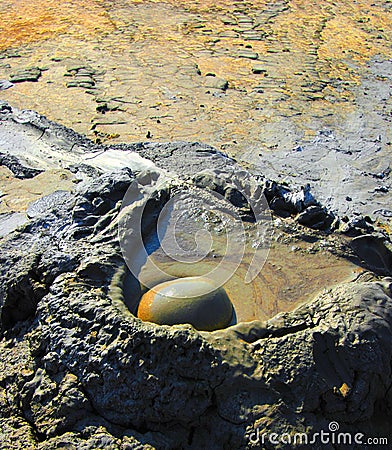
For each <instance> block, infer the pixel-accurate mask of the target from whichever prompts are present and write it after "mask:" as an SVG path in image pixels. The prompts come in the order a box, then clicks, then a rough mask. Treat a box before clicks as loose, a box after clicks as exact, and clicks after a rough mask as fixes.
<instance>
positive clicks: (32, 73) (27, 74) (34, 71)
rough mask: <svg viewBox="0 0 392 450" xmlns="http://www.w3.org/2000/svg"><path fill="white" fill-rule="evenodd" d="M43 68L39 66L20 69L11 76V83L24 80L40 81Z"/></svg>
mask: <svg viewBox="0 0 392 450" xmlns="http://www.w3.org/2000/svg"><path fill="white" fill-rule="evenodd" d="M41 74H42V70H41V69H40V68H39V67H29V68H27V69H22V70H18V71H17V72H15V73H12V74H11V76H10V82H11V83H22V82H23V81H38V80H39V78H40V77H41Z"/></svg>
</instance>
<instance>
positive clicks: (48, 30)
mask: <svg viewBox="0 0 392 450" xmlns="http://www.w3.org/2000/svg"><path fill="white" fill-rule="evenodd" d="M390 19H391V3H390V1H371V0H359V1H357V2H347V1H343V0H338V1H334V2H332V1H328V0H323V1H320V0H317V1H316V0H313V1H312V0H292V1H286V0H277V1H267V0H261V1H260V0H256V1H254V2H235V1H229V2H227V1H225V2H223V1H210V0H204V1H174V0H166V1H159V2H157V1H141V0H135V1H130V0H116V1H109V0H78V1H72V2H71V1H61V2H59V1H54V0H39V1H38V0H32V1H31V0H30V1H26V0H7V1H4V2H2V4H1V5H0V36H1V37H0V50H2V51H3V53H2V55H3V59H2V60H0V79H8V77H9V76H10V74H11V73H13V72H15V71H17V70H18V69H21V68H25V67H29V66H39V67H41V68H44V69H47V70H46V71H44V72H43V74H42V77H41V78H40V80H39V81H38V82H37V83H31V82H25V83H19V84H18V85H15V86H14V87H13V88H11V89H8V90H7V91H3V92H1V93H0V98H2V99H5V100H8V101H10V102H11V103H12V104H14V105H15V106H19V107H23V108H33V109H36V110H38V111H39V112H41V113H43V114H45V115H47V116H48V117H49V118H50V119H53V120H57V121H59V122H61V123H63V124H65V125H67V126H70V127H73V128H74V129H76V130H77V131H79V132H81V133H83V134H86V135H88V136H89V137H91V138H93V139H96V140H99V141H103V142H108V141H110V142H131V141H139V140H147V139H149V140H155V141H168V140H190V141H192V140H198V141H204V142H206V143H209V144H212V145H215V146H216V147H218V148H220V149H222V150H225V151H228V152H229V153H231V154H232V155H234V156H237V157H238V156H240V155H242V154H243V153H244V150H246V151H253V152H255V153H256V152H257V151H258V150H259V149H261V150H266V151H268V150H274V149H275V148H290V146H293V145H296V143H297V142H298V141H299V140H300V139H306V138H308V137H309V138H311V137H312V136H313V135H315V134H316V133H317V131H318V130H319V129H321V128H322V127H323V126H334V125H336V124H340V123H341V122H342V121H343V120H344V119H345V117H347V115H348V114H350V113H353V111H355V109H356V108H357V105H356V104H355V95H356V94H355V89H356V88H357V86H358V85H359V84H360V81H361V77H362V76H363V75H364V74H366V73H367V70H368V69H367V66H366V64H367V63H368V62H369V61H370V60H371V58H372V57H374V56H375V55H381V58H391V57H392V51H391V45H390V44H391V31H392V25H391V24H392V21H391V20H390ZM244 50H246V51H248V52H249V51H251V52H254V53H257V55H258V59H257V60H252V59H249V58H244V57H240V53H241V52H243V51H244ZM16 55H19V56H20V57H18V58H16V57H15V56H16ZM75 63H78V64H84V65H86V66H89V67H91V68H93V69H95V70H97V72H98V73H99V76H96V77H95V80H94V83H95V86H94V88H93V89H85V88H81V87H76V88H75V87H71V88H69V87H68V88H67V87H66V82H67V81H69V78H66V77H64V75H65V74H67V73H68V72H67V69H69V67H70V65H72V64H75ZM255 65H258V66H260V67H261V68H262V69H263V72H262V73H261V74H254V73H253V72H252V69H253V68H254V67H255ZM197 67H198V68H199V70H200V73H201V75H200V74H199V72H198V69H197ZM208 73H213V74H215V75H216V77H219V78H223V79H225V80H227V81H228V83H229V88H228V89H227V90H226V91H221V90H219V89H213V88H211V87H210V83H211V79H212V77H206V75H207V74H208ZM102 105H107V108H106V106H105V107H104V108H103V109H102V108H100V107H101V106H102ZM97 108H98V111H97Z"/></svg>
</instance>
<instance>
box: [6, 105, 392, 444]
mask: <svg viewBox="0 0 392 450" xmlns="http://www.w3.org/2000/svg"><path fill="white" fill-rule="evenodd" d="M0 129H1V134H0V142H1V148H2V151H3V152H4V153H9V154H10V155H11V156H12V157H9V158H8V159H7V160H6V161H10V170H11V171H12V170H13V168H14V170H15V171H16V172H17V173H18V174H21V176H30V175H32V176H41V175H42V174H41V175H34V174H35V172H34V170H49V169H51V168H53V167H61V168H62V169H64V170H68V171H71V172H72V173H73V174H74V175H75V178H76V181H75V183H74V188H73V189H71V190H69V191H67V190H58V191H56V192H54V193H52V194H49V195H48V196H42V197H40V198H38V199H36V200H35V201H34V202H32V203H31V204H30V206H29V207H28V209H27V212H26V215H25V217H24V219H23V217H22V219H23V220H21V218H20V217H19V216H15V217H14V219H13V221H10V218H9V216H6V217H3V219H2V220H3V223H7V225H6V229H5V230H4V232H2V235H3V236H2V237H1V241H0V246H1V256H0V268H1V274H2V278H1V286H0V314H1V315H0V317H1V334H2V340H1V341H0V346H1V356H0V411H1V412H0V436H1V439H0V448H2V449H7V450H8V449H20V448H29V449H30V448H31V449H40V450H43V449H45V450H49V449H50V450H52V449H55V448H70V449H98V448H107V449H141V448H146V449H149V448H157V449H211V450H212V449H223V448H224V449H245V448H268V449H269V448H271V449H272V448H294V447H295V445H293V444H285V443H280V444H278V445H275V444H271V443H270V442H268V440H266V442H265V443H264V444H263V443H262V442H261V440H260V439H261V438H260V439H259V440H257V439H255V435H256V434H255V433H256V431H257V430H258V433H259V436H261V434H262V433H289V434H294V433H307V434H308V435H309V436H310V435H311V434H312V433H313V432H316V431H320V430H325V431H328V427H329V424H330V423H331V422H337V423H338V424H339V426H340V430H341V431H343V432H347V433H352V434H353V435H354V434H355V433H358V432H361V433H363V434H364V435H365V436H376V435H377V436H388V433H389V432H390V430H389V423H390V411H391V402H392V398H391V384H392V373H391V363H392V345H391V344H392V291H391V286H392V280H391V278H381V276H378V275H377V273H378V274H382V275H388V273H389V274H390V270H391V267H390V264H391V258H390V252H389V250H388V248H389V246H390V243H389V241H388V236H387V234H383V235H382V236H380V230H378V232H379V234H378V235H375V236H379V237H378V238H377V242H378V244H377V255H379V257H378V259H374V258H373V259H372V258H368V257H367V254H368V253H369V252H370V253H371V250H369V248H371V242H372V240H371V238H369V235H372V232H373V231H374V228H372V227H373V226H372V225H371V224H370V223H369V222H366V221H365V222H364V223H362V224H361V223H356V225H355V223H354V224H353V225H352V226H351V228H350V227H349V228H350V230H351V232H354V234H356V235H358V234H359V235H361V236H368V237H362V239H358V238H356V239H357V240H356V241H355V243H354V245H353V251H357V254H358V253H359V258H363V259H364V264H365V265H367V266H368V267H371V268H373V270H375V271H376V273H367V274H363V275H361V276H359V277H357V279H356V280H354V281H352V282H347V283H342V284H340V285H338V286H335V287H331V288H330V289H326V290H324V291H322V292H321V293H320V294H319V295H317V296H316V297H315V298H314V299H313V300H311V301H309V302H306V303H304V304H303V305H301V306H299V307H298V308H296V309H295V310H294V311H291V312H286V313H281V314H279V315H277V316H275V317H273V318H272V319H270V320H267V321H252V322H248V323H245V322H242V323H237V324H236V325H234V326H232V327H229V328H226V329H224V330H218V331H215V332H212V333H209V332H198V331H196V330H195V329H193V328H192V327H191V326H189V325H177V326H158V325H154V324H152V323H147V322H142V321H141V320H139V319H137V318H136V317H135V316H134V315H133V314H132V313H131V312H130V310H129V309H128V308H127V306H126V304H125V302H124V278H125V274H126V268H125V264H124V260H123V256H122V254H121V250H120V245H119V240H118V239H119V237H118V226H117V225H118V221H119V218H120V217H119V216H120V214H121V201H122V199H123V197H124V195H125V192H126V191H127V189H128V188H129V186H130V185H131V183H133V182H135V181H137V186H139V187H142V186H147V185H150V184H153V183H154V180H156V179H157V177H159V176H161V175H162V174H163V173H165V174H166V175H168V171H170V174H169V175H170V177H169V178H170V179H171V180H172V181H171V182H170V183H168V184H166V185H165V186H164V187H162V188H161V189H160V190H159V191H157V192H156V195H155V196H154V197H153V200H151V199H150V201H149V203H148V211H149V214H148V216H147V217H146V220H145V221H144V223H143V226H144V229H145V230H148V229H150V228H151V226H152V225H153V221H154V217H156V214H157V213H159V211H160V209H161V208H162V206H163V205H164V203H165V202H166V201H167V199H168V198H170V196H171V195H172V193H173V192H175V190H176V189H180V188H181V187H182V186H184V185H187V186H189V185H194V186H196V185H197V186H199V187H201V188H203V189H206V190H210V191H215V192H220V193H221V195H222V196H224V198H226V199H227V200H228V202H229V203H230V205H231V206H232V207H233V208H236V209H237V210H238V212H239V214H241V215H242V217H243V218H244V219H246V220H248V221H250V222H251V221H252V214H251V211H250V210H249V205H248V204H247V202H246V199H245V198H244V197H243V196H241V195H239V194H240V191H239V187H240V186H239V185H236V182H237V181H238V180H241V183H243V188H244V192H249V195H253V196H254V197H255V198H257V195H260V193H261V192H262V193H264V195H265V196H266V197H267V200H268V201H269V204H270V207H271V209H273V210H274V211H275V213H276V214H278V215H279V216H281V217H282V216H283V217H284V218H280V219H277V221H278V222H279V223H281V224H282V223H283V225H282V227H286V228H288V229H290V230H291V231H290V232H291V233H294V234H295V233H297V234H298V235H299V234H301V235H303V236H305V237H306V238H307V239H310V238H309V236H312V239H315V240H317V239H318V238H317V236H319V235H321V236H322V237H323V239H325V240H326V239H329V241H328V242H330V244H329V245H330V246H331V248H332V247H333V243H334V242H338V243H339V245H341V244H340V242H341V241H340V240H339V239H340V237H339V236H340V235H341V233H343V232H344V230H343V228H344V226H346V227H347V226H348V223H349V222H347V221H346V222H343V225H341V224H340V223H339V216H338V214H336V212H335V213H334V212H332V211H330V210H328V209H326V208H325V207H324V205H321V204H320V203H319V202H318V201H317V199H315V198H314V197H313V196H312V195H311V193H310V190H309V189H308V188H307V187H304V189H303V190H300V191H290V189H289V188H288V187H287V186H283V185H280V184H278V183H276V182H274V181H271V180H269V179H266V178H265V177H264V176H263V174H258V175H257V174H250V173H249V172H246V171H240V169H239V168H238V167H237V166H235V164H234V162H233V161H231V160H230V159H228V158H226V157H225V156H224V155H222V154H220V153H218V152H216V151H214V149H212V148H211V147H207V146H204V145H200V144H186V143H177V144H176V143H174V144H157V145H154V144H134V145H129V146H113V147H98V146H94V145H93V144H91V143H90V142H89V141H88V140H86V139H83V138H82V137H80V136H79V135H76V134H75V133H73V132H71V131H70V130H67V129H64V128H62V127H60V126H58V125H55V124H53V123H51V122H49V121H47V120H45V119H44V118H43V117H41V116H39V115H38V114H35V113H32V112H23V113H21V112H18V111H12V108H11V107H9V106H8V105H3V107H2V121H1V128H0ZM14 157H15V158H17V161H16V160H15V159H14ZM144 157H146V158H150V159H145V158H144ZM212 167H213V168H214V171H213V170H211V168H212ZM199 172H201V174H200V173H199ZM26 174H27V175H26ZM196 174H198V176H195V175H196ZM272 178H273V177H272ZM236 180H237V181H236ZM248 188H249V191H247V189H248ZM138 192H139V193H140V192H142V191H141V190H140V191H138ZM257 193H258V194H257ZM139 200H140V202H143V196H142V195H141V196H139V197H138V201H139ZM315 208H316V209H315ZM304 213H306V214H307V216H306V219H305V218H304V216H302V219H299V217H300V216H301V214H304ZM19 214H22V213H19ZM351 219H355V217H354V218H353V217H348V220H351ZM7 221H8V222H7ZM301 221H302V222H305V225H306V226H305V225H302V224H301ZM10 223H11V225H10ZM361 225H362V228H361ZM342 226H343V228H342ZM370 228H371V229H370ZM369 229H370V230H369ZM334 230H335V231H334ZM339 230H340V231H339ZM372 230H373V231H372ZM338 231H339V233H338ZM346 231H347V230H346ZM381 233H382V232H381ZM374 239H376V238H374ZM342 245H343V244H342ZM345 248H346V250H347V252H348V254H347V255H348V256H350V257H351V258H355V254H354V253H350V247H349V246H347V247H345ZM388 252H389V253H388ZM380 255H381V256H380ZM373 256H374V255H373ZM380 261H381V262H380ZM358 262H359V260H358ZM380 264H381V265H382V267H380ZM379 269H382V270H379ZM388 437H389V438H390V436H388ZM297 447H298V448H299V447H300V445H298V446H297ZM305 448H309V447H306V446H305ZM314 448H317V447H314ZM325 448H343V447H336V446H335V447H333V446H332V445H330V446H329V447H328V446H325ZM350 448H363V446H361V445H358V446H357V447H355V445H352V446H351V447H350Z"/></svg>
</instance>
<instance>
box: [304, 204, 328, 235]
mask: <svg viewBox="0 0 392 450" xmlns="http://www.w3.org/2000/svg"><path fill="white" fill-rule="evenodd" d="M334 219H335V217H334V215H333V214H331V213H329V212H328V211H327V210H326V208H323V207H322V206H309V207H308V208H306V209H305V210H304V211H303V212H301V213H300V214H298V216H297V218H296V220H297V222H298V223H300V224H301V225H305V226H307V227H309V228H313V229H315V230H327V229H329V228H330V226H331V225H332V223H333V221H334Z"/></svg>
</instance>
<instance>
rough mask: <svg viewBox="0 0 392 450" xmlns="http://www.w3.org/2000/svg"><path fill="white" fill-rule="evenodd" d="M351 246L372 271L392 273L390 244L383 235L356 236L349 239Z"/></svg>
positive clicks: (391, 249) (391, 248)
mask: <svg viewBox="0 0 392 450" xmlns="http://www.w3.org/2000/svg"><path fill="white" fill-rule="evenodd" d="M351 248H352V249H353V250H354V251H355V253H356V254H357V255H358V256H359V257H360V258H361V259H362V260H363V261H364V262H365V264H366V265H367V267H369V268H370V269H371V270H373V271H374V272H377V273H381V274H382V275H392V245H391V243H390V242H389V241H388V240H387V239H386V238H385V236H382V235H371V234H365V235H363V236H358V237H356V238H354V239H353V240H352V241H351Z"/></svg>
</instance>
